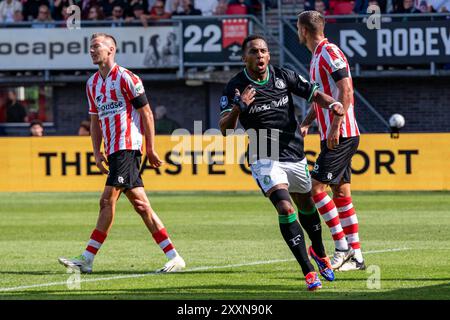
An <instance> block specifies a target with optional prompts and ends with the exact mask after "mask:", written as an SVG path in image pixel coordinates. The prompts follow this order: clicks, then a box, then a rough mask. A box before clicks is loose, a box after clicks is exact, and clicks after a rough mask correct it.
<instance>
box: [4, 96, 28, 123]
mask: <svg viewBox="0 0 450 320" xmlns="http://www.w3.org/2000/svg"><path fill="white" fill-rule="evenodd" d="M26 121H27V112H26V110H25V107H24V106H23V105H22V104H20V103H19V101H17V95H16V93H15V92H14V91H13V90H11V91H9V92H8V103H7V105H6V122H26Z"/></svg>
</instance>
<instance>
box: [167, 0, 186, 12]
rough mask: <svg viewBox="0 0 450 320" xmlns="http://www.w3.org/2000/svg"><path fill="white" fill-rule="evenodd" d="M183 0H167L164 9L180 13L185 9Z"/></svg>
mask: <svg viewBox="0 0 450 320" xmlns="http://www.w3.org/2000/svg"><path fill="white" fill-rule="evenodd" d="M183 7H184V5H183V0H166V4H165V7H164V10H165V11H166V12H170V13H172V14H178V13H181V12H183V11H184V8H183Z"/></svg>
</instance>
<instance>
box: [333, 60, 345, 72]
mask: <svg viewBox="0 0 450 320" xmlns="http://www.w3.org/2000/svg"><path fill="white" fill-rule="evenodd" d="M331 63H332V64H333V66H334V67H335V68H336V69H338V70H339V69H343V68H345V61H344V60H342V59H341V58H339V59H336V60H332V61H331Z"/></svg>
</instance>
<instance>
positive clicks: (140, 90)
mask: <svg viewBox="0 0 450 320" xmlns="http://www.w3.org/2000/svg"><path fill="white" fill-rule="evenodd" d="M135 92H136V95H140V94H143V93H144V86H143V85H142V83H138V84H137V85H136V89H135Z"/></svg>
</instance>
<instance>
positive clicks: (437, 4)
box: [428, 0, 450, 13]
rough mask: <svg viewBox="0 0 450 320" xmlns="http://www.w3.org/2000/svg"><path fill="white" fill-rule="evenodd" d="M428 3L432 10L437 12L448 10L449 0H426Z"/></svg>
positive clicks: (449, 8)
mask: <svg viewBox="0 0 450 320" xmlns="http://www.w3.org/2000/svg"><path fill="white" fill-rule="evenodd" d="M428 5H430V6H431V7H432V8H433V10H434V11H435V12H438V13H444V12H449V11H450V0H428Z"/></svg>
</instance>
